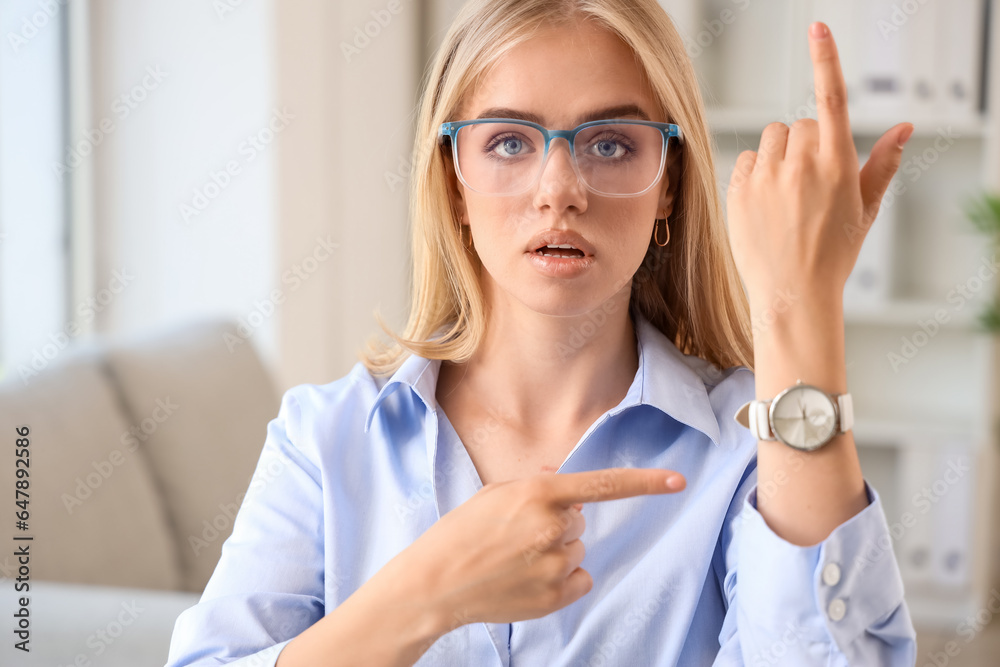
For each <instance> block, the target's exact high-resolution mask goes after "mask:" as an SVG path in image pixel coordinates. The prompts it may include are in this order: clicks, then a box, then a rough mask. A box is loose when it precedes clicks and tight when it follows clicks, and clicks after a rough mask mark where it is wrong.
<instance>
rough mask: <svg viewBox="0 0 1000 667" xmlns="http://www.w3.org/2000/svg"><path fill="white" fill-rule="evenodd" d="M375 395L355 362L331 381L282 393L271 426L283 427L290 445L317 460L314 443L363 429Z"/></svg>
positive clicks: (364, 370)
mask: <svg viewBox="0 0 1000 667" xmlns="http://www.w3.org/2000/svg"><path fill="white" fill-rule="evenodd" d="M377 394H378V386H377V384H376V381H375V378H374V377H373V376H372V375H371V373H370V372H369V371H368V369H367V368H366V367H365V365H364V364H363V363H361V362H360V361H358V362H356V363H355V364H354V366H353V367H352V368H351V370H350V372H348V373H347V374H346V375H343V376H342V377H340V378H337V379H336V380H333V381H331V382H327V383H325V384H317V383H303V384H298V385H294V386H292V387H290V388H288V389H287V390H285V392H284V394H283V395H282V397H281V405H280V407H279V409H278V416H277V417H276V418H275V419H274V420H272V425H273V426H279V427H281V428H283V429H284V431H285V434H286V436H287V438H288V440H289V441H290V442H291V443H292V444H293V445H294V446H296V447H297V448H298V449H300V450H302V452H303V453H304V454H306V455H307V456H309V457H310V458H313V459H314V460H319V451H318V447H317V443H318V442H323V441H328V440H329V439H330V436H331V434H346V433H348V432H350V431H351V429H353V428H354V427H359V428H360V429H363V428H364V420H365V416H366V414H367V410H368V408H369V407H370V406H371V404H372V402H373V401H374V400H375V397H376V396H377ZM269 428H271V426H269Z"/></svg>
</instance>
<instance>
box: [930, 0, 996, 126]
mask: <svg viewBox="0 0 1000 667" xmlns="http://www.w3.org/2000/svg"><path fill="white" fill-rule="evenodd" d="M928 4H930V3H928ZM984 10H985V6H984V3H983V0H950V1H949V2H948V3H947V5H946V6H942V7H941V8H940V9H939V11H938V17H937V21H936V25H937V28H938V36H939V39H940V41H941V44H942V45H943V48H941V49H940V53H939V56H940V57H939V58H937V77H936V78H937V80H938V86H939V87H940V89H941V100H942V105H941V107H942V112H943V115H944V116H945V117H946V118H959V119H964V118H968V117H970V116H977V115H978V113H979V96H980V73H981V71H982V67H983V63H984V60H985V51H986V50H985V48H984V44H983V20H984V17H985V11H984Z"/></svg>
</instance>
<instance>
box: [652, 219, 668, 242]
mask: <svg viewBox="0 0 1000 667" xmlns="http://www.w3.org/2000/svg"><path fill="white" fill-rule="evenodd" d="M661 220H662V221H663V227H664V228H665V229H666V230H667V240H666V241H664V242H663V243H660V242H659V241H658V240H657V238H656V233H657V232H658V231H659V230H660V221H661ZM653 241H656V245H658V246H660V247H661V248H662V247H663V246H665V245H667V244H668V243H670V225H669V224H668V220H667V218H657V219H656V223H655V225H654V226H653Z"/></svg>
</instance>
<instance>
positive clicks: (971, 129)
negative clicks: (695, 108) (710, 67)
mask: <svg viewBox="0 0 1000 667" xmlns="http://www.w3.org/2000/svg"><path fill="white" fill-rule="evenodd" d="M706 112H707V115H708V123H709V126H710V127H711V128H712V131H713V132H714V133H716V134H722V133H730V132H732V133H737V134H741V133H743V134H760V133H761V132H762V131H763V130H764V127H766V126H767V124H768V123H772V122H774V121H780V122H784V123H785V124H787V125H791V124H792V123H794V122H795V120H796V119H797V118H799V117H800V115H798V114H797V113H796V112H792V113H790V112H789V111H788V110H781V109H755V108H745V109H736V108H727V107H709V108H708V109H707V110H706ZM848 115H849V116H850V118H851V129H852V130H853V131H854V134H855V135H860V136H874V137H876V138H877V137H879V136H881V135H882V134H883V133H885V131H886V130H888V129H889V128H890V127H892V126H893V125H896V124H898V123H904V122H909V123H913V137H914V138H915V139H920V138H922V137H923V138H928V137H931V138H933V137H935V136H936V135H937V134H938V132H939V131H946V130H947V129H948V128H950V129H951V132H952V134H953V135H954V136H957V138H958V139H977V140H979V139H982V138H983V137H984V136H985V135H986V132H987V123H986V120H985V119H984V118H982V117H980V116H970V117H964V118H947V117H941V116H919V115H914V114H912V113H908V112H906V111H905V110H904V111H900V112H899V113H897V114H894V115H889V114H886V115H885V116H873V115H871V114H863V112H860V111H858V110H853V111H852V110H851V109H848ZM809 117H811V118H815V113H812V114H810V115H809Z"/></svg>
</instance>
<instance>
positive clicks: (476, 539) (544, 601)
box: [379, 468, 685, 633]
mask: <svg viewBox="0 0 1000 667" xmlns="http://www.w3.org/2000/svg"><path fill="white" fill-rule="evenodd" d="M674 477H676V478H677V481H678V484H677V485H676V488H675V487H674V486H669V487H668V486H667V484H666V480H667V479H668V478H674ZM684 485H685V481H684V478H683V476H681V475H680V474H679V473H676V472H673V471H670V470H661V469H650V468H646V469H642V468H606V469H603V470H593V471H587V472H579V473H555V474H553V473H545V474H539V475H533V476H531V477H527V478H524V479H519V480H513V481H509V482H499V483H491V484H487V485H485V486H483V487H482V488H481V489H479V491H477V492H476V493H475V495H473V496H472V497H471V498H470V499H469V500H467V501H466V502H465V503H463V504H461V505H460V506H458V507H456V508H455V509H454V510H452V511H450V512H448V513H447V514H445V515H444V516H443V517H441V519H440V520H439V521H437V522H436V523H435V524H434V525H433V526H431V527H430V528H429V529H428V530H427V531H426V532H424V534H422V535H421V536H420V537H419V538H417V539H416V540H415V541H414V542H413V544H411V545H410V546H409V547H407V548H406V549H405V550H404V551H402V552H401V553H400V554H398V555H397V557H396V558H394V559H393V560H392V561H390V562H389V563H388V564H387V565H386V567H385V568H384V571H380V572H379V574H381V575H384V576H387V577H400V578H401V579H397V580H396V581H398V582H404V581H405V582H406V585H405V586H400V588H403V589H406V590H413V588H414V586H413V585H414V582H415V581H416V582H419V584H420V585H419V590H420V591H421V592H422V593H423V594H424V595H426V596H428V599H426V600H423V601H422V603H424V604H426V605H429V608H430V609H433V610H435V611H436V612H437V613H438V615H439V618H440V620H441V623H443V624H444V625H445V626H446V627H443V628H441V631H442V633H444V632H448V631H450V630H452V629H454V628H456V627H458V626H460V625H465V624H467V623H475V622H490V623H509V622H512V621H520V620H526V619H532V618H539V617H541V616H545V615H546V614H549V613H551V612H553V611H555V610H557V609H561V608H562V607H565V606H566V605H568V604H570V603H572V602H574V601H576V600H577V599H579V598H580V597H582V596H583V595H585V594H586V593H588V592H589V591H590V589H591V588H592V586H593V579H591V577H590V574H589V573H588V572H587V571H586V570H584V569H583V568H581V567H579V566H580V563H581V562H582V561H583V557H584V546H583V542H581V541H580V536H581V535H582V534H583V530H584V527H585V522H584V518H583V514H582V513H581V510H582V507H583V503H584V502H592V501H603V500H614V499H618V498H628V497H632V496H638V495H645V494H654V493H655V494H659V493H672V492H675V491H680V490H681V489H683V488H684Z"/></svg>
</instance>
